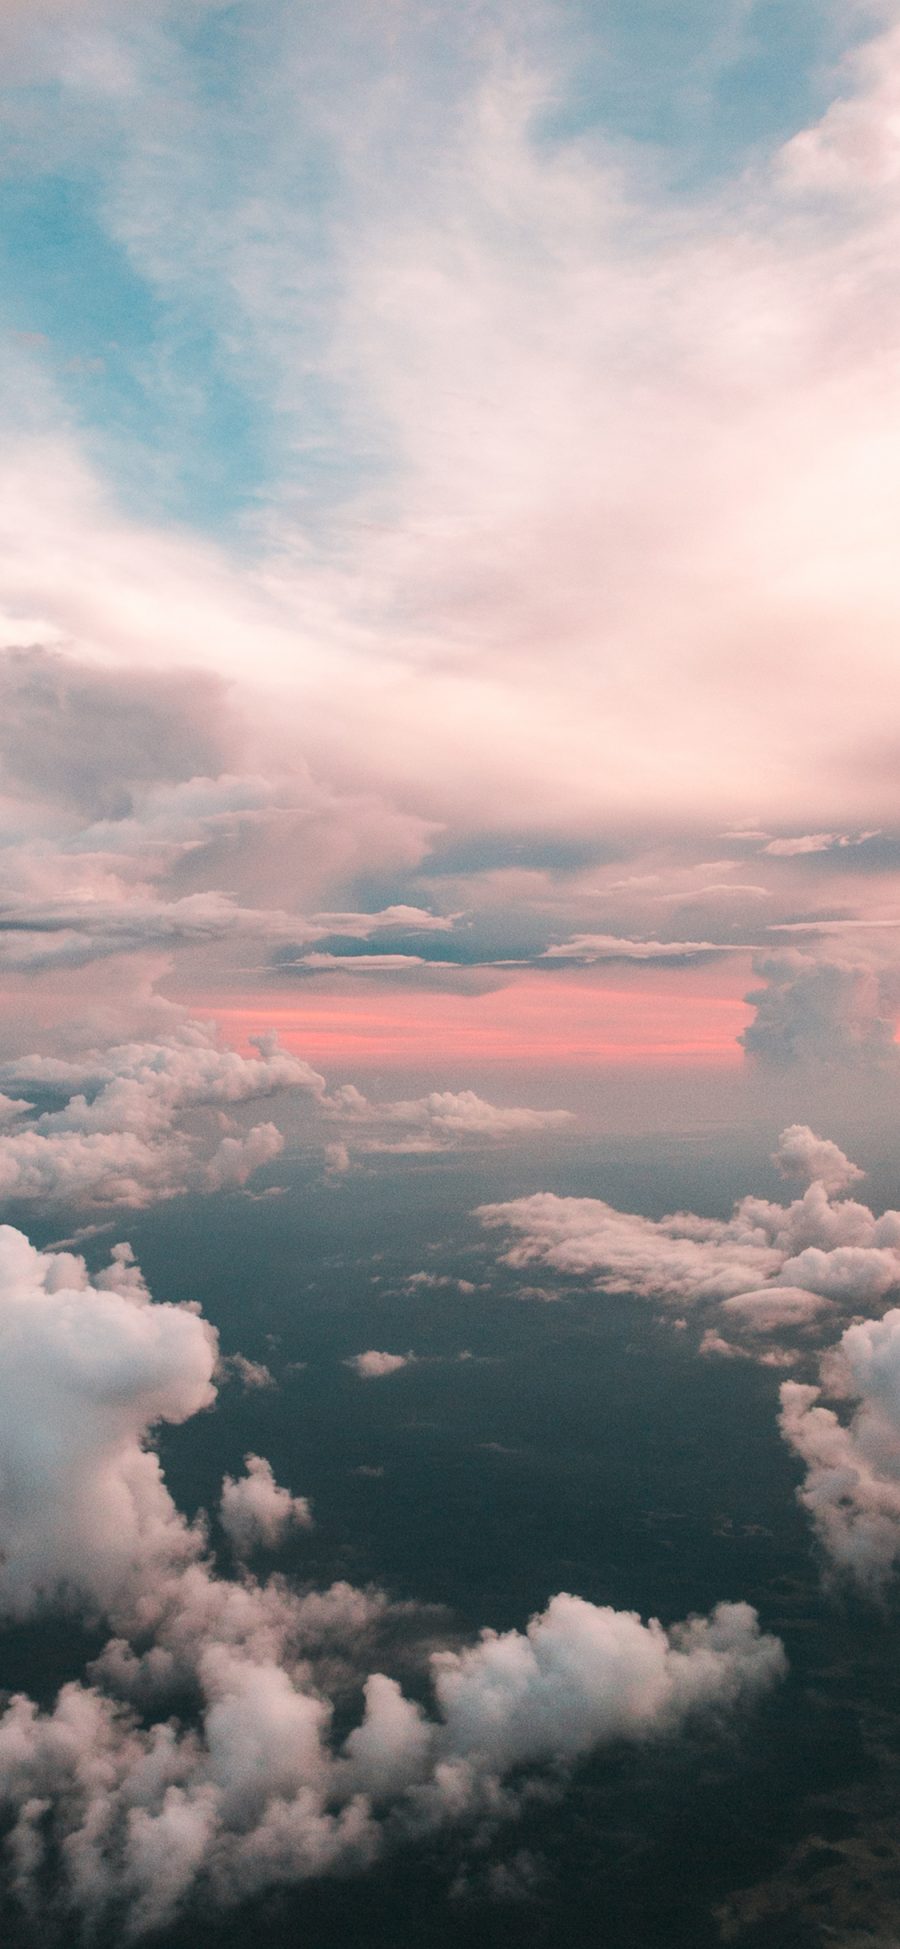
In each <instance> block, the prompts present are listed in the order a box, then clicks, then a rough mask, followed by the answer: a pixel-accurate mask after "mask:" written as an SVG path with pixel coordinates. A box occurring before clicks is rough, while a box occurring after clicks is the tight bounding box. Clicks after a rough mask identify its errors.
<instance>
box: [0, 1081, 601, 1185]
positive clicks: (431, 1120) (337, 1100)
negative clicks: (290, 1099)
mask: <svg viewBox="0 0 900 1949" xmlns="http://www.w3.org/2000/svg"><path fill="white" fill-rule="evenodd" d="M0 1074H2V1072H0ZM324 1107H325V1109H326V1111H327V1112H328V1114H329V1115H330V1116H332V1117H336V1118H339V1119H341V1120H342V1122H343V1126H344V1130H343V1142H344V1147H345V1148H347V1147H348V1146H349V1147H351V1148H353V1149H357V1150H361V1151H396V1152H404V1151H430V1150H455V1149H459V1148H465V1147H467V1146H470V1145H471V1146H478V1145H480V1144H490V1143H503V1142H504V1141H506V1140H508V1139H515V1138H521V1137H534V1136H538V1135H540V1134H541V1133H542V1132H544V1131H549V1130H562V1129H565V1128H567V1127H568V1126H569V1125H571V1124H572V1123H573V1122H574V1117H573V1113H572V1111H571V1110H531V1109H527V1108H524V1107H520V1106H516V1105H513V1104H498V1103H489V1102H488V1101H487V1100H486V1098H484V1097H482V1096H478V1095H477V1094H476V1092H475V1091H474V1090H430V1091H429V1093H428V1095H427V1096H419V1097H412V1098H409V1099H407V1100H404V1099H398V1100H396V1101H393V1102H391V1101H388V1102H373V1101H372V1100H371V1099H370V1098H369V1097H366V1096H364V1095H363V1094H362V1092H361V1091H360V1090H358V1089H357V1088H356V1086H355V1084H353V1083H345V1084H344V1085H343V1086H342V1087H341V1088H340V1089H338V1090H335V1091H334V1092H333V1093H332V1094H331V1095H329V1096H328V1097H326V1098H325V1104H324ZM398 1125H400V1126H404V1128H403V1131H402V1134H401V1135H395V1134H394V1132H395V1129H396V1126H398ZM379 1126H381V1128H379ZM358 1132H359V1133H362V1134H357V1133H358ZM337 1168H340V1165H339V1166H338V1167H337Z"/></svg>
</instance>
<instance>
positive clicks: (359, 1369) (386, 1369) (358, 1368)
mask: <svg viewBox="0 0 900 1949" xmlns="http://www.w3.org/2000/svg"><path fill="white" fill-rule="evenodd" d="M414 1358H415V1355H414V1354H411V1353H378V1352H377V1351H376V1349H375V1348H374V1347H370V1349H369V1351H368V1353H355V1354H353V1355H352V1357H351V1358H350V1359H349V1360H345V1361H344V1366H345V1367H352V1369H353V1372H354V1373H355V1374H358V1375H359V1378H360V1380H361V1381H379V1380H383V1379H384V1376H385V1375H386V1374H399V1372H400V1369H401V1367H408V1366H409V1365H410V1363H411V1361H412V1360H414Z"/></svg>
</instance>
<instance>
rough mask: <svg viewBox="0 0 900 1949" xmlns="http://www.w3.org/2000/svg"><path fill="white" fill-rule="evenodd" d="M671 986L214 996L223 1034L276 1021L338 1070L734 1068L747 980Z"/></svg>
mask: <svg viewBox="0 0 900 1949" xmlns="http://www.w3.org/2000/svg"><path fill="white" fill-rule="evenodd" d="M703 974H704V977H705V978H704V979H702V980H700V979H698V978H697V977H696V976H695V977H693V978H689V979H687V980H685V981H683V982H682V983H681V984H680V985H677V986H676V985H673V983H672V980H671V977H670V978H669V980H668V981H666V980H664V979H661V978H660V976H659V975H657V976H656V977H655V978H653V977H644V978H640V977H639V978H638V979H636V980H635V981H634V983H633V985H632V986H630V987H628V988H625V987H614V986H610V987H602V988H599V987H597V986H596V984H594V983H590V982H587V981H573V980H571V979H570V980H568V981H555V980H554V979H553V978H552V976H551V977H548V976H545V975H539V976H532V977H521V978H520V979H519V980H517V981H516V982H515V983H514V984H513V985H511V986H510V987H509V988H503V989H501V990H498V991H495V992H493V993H491V994H486V995H472V996H466V995H447V994H433V993H432V994H422V993H421V992H419V993H416V992H415V991H413V992H411V993H408V994H405V995H404V994H398V993H397V992H396V990H394V991H390V990H385V991H381V992H369V993H366V994H350V995H348V994H343V995H340V996H334V995H328V994H311V993H307V994H305V995H303V996H302V997H298V998H297V1000H296V1001H292V1002H290V1003H287V1002H280V1003H278V1004H273V1003H272V1001H271V998H270V997H268V996H265V995H259V996H258V997H252V996H247V995H242V996H241V997H240V998H239V999H237V1000H231V999H229V1000H223V999H217V1000H209V999H205V1000H204V1001H203V1002H202V1004H200V1003H198V1004H197V1013H198V1014H203V1015H208V1016H210V1017H211V1018H212V1019H213V1020H214V1021H215V1022H216V1023H217V1024H218V1026H219V1028H220V1030H221V1033H222V1035H223V1037H224V1039H225V1040H226V1041H227V1042H228V1043H230V1044H231V1045H232V1047H234V1048H236V1049H240V1050H242V1051H243V1052H244V1053H247V1052H248V1050H249V1049H250V1047H251V1045H250V1043H249V1041H248V1037H249V1036H250V1035H255V1034H257V1033H258V1032H259V1030H260V1029H261V1028H263V1029H268V1030H274V1031H275V1032H276V1033H277V1035H278V1038H279V1041H281V1042H282V1043H283V1044H284V1046H285V1048H287V1049H292V1050H294V1051H295V1052H296V1053H297V1054H300V1055H305V1056H306V1057H307V1058H308V1059H309V1061H310V1062H314V1063H317V1064H320V1065H321V1066H322V1067H323V1068H326V1069H329V1068H330V1069H331V1070H335V1069H337V1070H343V1069H345V1068H347V1069H351V1070H352V1067H353V1065H354V1064H356V1065H358V1066H360V1067H365V1066H368V1065H371V1064H377V1065H378V1066H379V1067H385V1066H387V1067H390V1066H391V1065H392V1064H408V1065H410V1066H416V1067H419V1068H424V1067H427V1066H433V1067H434V1068H436V1069H440V1070H445V1069H447V1068H450V1069H453V1070H461V1069H464V1068H465V1064H466V1063H467V1062H471V1063H473V1064H477V1065H478V1066H479V1067H480V1066H482V1065H483V1064H485V1063H513V1064H518V1065H525V1066H529V1067H530V1066H531V1065H535V1066H541V1067H551V1068H554V1067H557V1066H563V1067H564V1066H565V1065H567V1064H579V1065H580V1064H589V1065H604V1064H610V1063H615V1064H629V1063H634V1064H640V1065H646V1064H648V1063H650V1064H652V1063H665V1064H671V1063H687V1064H702V1065H704V1066H706V1065H716V1066H723V1067H727V1068H737V1067H739V1066H740V1062H741V1051H740V1047H739V1044H738V1041H737V1037H738V1035H739V1034H740V1032H741V1030H742V1029H744V1028H746V1026H747V1023H748V1022H749V1021H750V1020H751V1019H752V1011H751V1009H750V1008H748V1006H747V1004H746V1003H745V1002H744V1001H743V999H742V995H743V989H744V987H745V986H746V980H745V981H744V983H743V984H742V983H741V980H740V976H739V974H737V973H735V972H732V981H731V985H730V991H729V992H725V993H723V992H721V988H720V989H719V992H715V991H713V990H712V989H711V985H710V981H709V975H708V973H707V972H706V970H704V971H703Z"/></svg>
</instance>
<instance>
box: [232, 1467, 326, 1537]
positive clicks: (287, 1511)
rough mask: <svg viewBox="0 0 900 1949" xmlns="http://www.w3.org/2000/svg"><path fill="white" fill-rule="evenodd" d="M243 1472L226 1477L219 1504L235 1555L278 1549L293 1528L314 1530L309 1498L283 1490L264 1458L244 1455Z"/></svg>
mask: <svg viewBox="0 0 900 1949" xmlns="http://www.w3.org/2000/svg"><path fill="white" fill-rule="evenodd" d="M244 1469H245V1471H246V1473H245V1474H244V1475H239V1476H237V1477H235V1476H231V1475H226V1477H225V1479H224V1481H223V1483H222V1495H221V1499H220V1502H219V1520H220V1522H221V1524H222V1528H223V1529H224V1531H225V1534H226V1536H227V1537H228V1541H229V1543H230V1544H231V1547H232V1549H233V1550H234V1552H235V1555H236V1556H238V1557H248V1556H250V1555H251V1554H252V1552H253V1551H254V1550H255V1549H266V1550H275V1549H277V1548H278V1545H279V1544H280V1543H283V1542H284V1540H285V1537H286V1536H287V1535H288V1534H289V1532H290V1531H291V1529H310V1528H311V1527H312V1513H311V1511H310V1507H309V1503H308V1502H307V1500H306V1497H305V1496H292V1495H291V1492H290V1490H289V1489H282V1488H281V1487H280V1486H279V1484H278V1483H277V1482H276V1480H275V1477H274V1475H273V1474H272V1465H271V1463H270V1462H267V1461H266V1460H265V1457H264V1456H262V1455H245V1456H244Z"/></svg>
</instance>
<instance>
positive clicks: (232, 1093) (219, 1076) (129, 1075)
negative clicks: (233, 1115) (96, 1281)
mask: <svg viewBox="0 0 900 1949" xmlns="http://www.w3.org/2000/svg"><path fill="white" fill-rule="evenodd" d="M257 1049H258V1053H257V1055H255V1056H253V1057H245V1056H240V1055H238V1054H237V1053H236V1052H235V1051H234V1050H232V1049H227V1048H223V1047H222V1046H221V1045H220V1044H219V1043H218V1042H217V1040H216V1037H215V1035H214V1034H213V1032H212V1030H211V1029H210V1028H209V1027H208V1026H207V1025H204V1024H202V1023H198V1022H191V1021H189V1020H187V1019H182V1020H181V1021H180V1022H179V1025H178V1027H177V1029H174V1030H172V1031H171V1032H170V1034H169V1035H168V1036H167V1037H166V1038H165V1039H160V1040H159V1041H156V1042H132V1043H123V1044H119V1045H115V1046H113V1047H111V1048H108V1049H105V1050H94V1051H90V1052H88V1053H87V1054H86V1055H82V1056H78V1057H75V1058H69V1057H66V1058H61V1057H53V1056H42V1055H35V1056H30V1057H24V1058H19V1059H16V1060H14V1061H10V1062H7V1063H5V1064H2V1065H0V1076H2V1078H3V1080H4V1081H7V1082H9V1081H13V1080H14V1081H15V1082H16V1084H17V1085H18V1086H19V1087H21V1088H24V1089H28V1090H31V1091H32V1092H33V1093H34V1094H35V1095H37V1094H38V1093H39V1092H41V1091H46V1090H50V1091H53V1092H56V1093H60V1094H64V1095H65V1096H66V1098H67V1101H66V1103H65V1105H64V1107H63V1108H62V1109H58V1110H45V1111H43V1112H40V1113H38V1112H35V1113H34V1114H33V1116H32V1118H31V1120H30V1121H28V1122H25V1121H24V1120H23V1119H22V1118H21V1117H20V1118H19V1119H18V1120H17V1121H16V1122H15V1124H14V1125H13V1126H12V1127H11V1128H9V1129H4V1130H2V1131H0V1195H2V1196H4V1197H6V1198H8V1199H21V1200H28V1201H35V1202H40V1203H42V1204H49V1205H53V1204H57V1203H73V1204H76V1205H78V1204H82V1205H87V1206H92V1205H94V1206H103V1205H111V1206H118V1205H133V1206H141V1205H147V1204H150V1203H152V1202H153V1201H154V1200H156V1199H158V1198H169V1197H173V1196H175V1195H176V1194H177V1193H179V1192H181V1191H184V1190H187V1189H188V1188H190V1187H195V1188H197V1189H205V1190H209V1191H216V1190H221V1189H224V1188H226V1187H228V1186H234V1185H241V1184H244V1183H246V1181H247V1179H248V1178H249V1177H250V1176H252V1174H253V1173H254V1172H255V1171H257V1170H259V1169H260V1168H261V1167H262V1166H263V1165H265V1164H267V1163H270V1162H271V1161H272V1159H273V1158H275V1157H277V1156H278V1155H279V1154H280V1152H281V1150H282V1149H283V1145H284V1139H283V1137H282V1135H281V1133H280V1131H279V1130H278V1129H277V1128H276V1126H275V1125H274V1124H272V1123H264V1124H255V1125H254V1126H253V1127H252V1128H251V1129H250V1130H248V1131H246V1132H244V1133H241V1134H232V1133H230V1132H229V1134H227V1135H225V1136H220V1137H219V1140H218V1143H216V1142H215V1137H216V1134H217V1132H218V1129H219V1128H220V1125H219V1124H218V1123H217V1121H216V1119H217V1117H219V1116H220V1114H221V1112H222V1111H223V1109H225V1108H227V1109H229V1110H230V1109H232V1108H233V1107H235V1106H238V1105H241V1104H245V1103H251V1102H255V1101H258V1100H259V1099H261V1098H265V1097H271V1096H275V1095H277V1094H278V1093H279V1092H281V1091H293V1092H298V1091H299V1092H300V1093H302V1094H303V1095H306V1096H310V1097H312V1098H313V1099H316V1098H318V1097H320V1096H321V1095H322V1094H323V1092H324V1089H325V1084H324V1079H323V1078H322V1077H321V1076H319V1075H317V1073H316V1071H315V1070H313V1069H311V1068H310V1066H309V1064H308V1063H305V1062H302V1061H301V1060H300V1059H299V1058H298V1057H296V1056H292V1055H289V1054H288V1052H287V1051H286V1050H283V1049H280V1048H279V1046H278V1044H277V1041H276V1040H275V1039H273V1038H272V1037H265V1036H263V1037H261V1038H259V1039H258V1042H257ZM29 1107H30V1106H29ZM185 1119H190V1126H191V1127H190V1130H188V1129H187V1128H186V1127H185V1122H184V1120H185ZM210 1138H212V1140H213V1149H212V1152H211V1154H209V1141H210Z"/></svg>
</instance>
